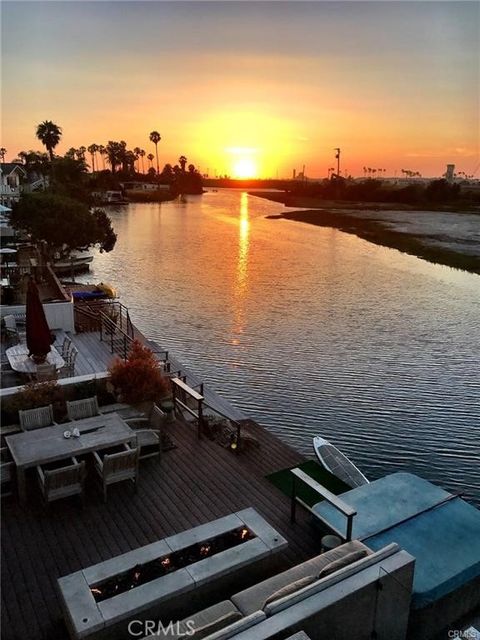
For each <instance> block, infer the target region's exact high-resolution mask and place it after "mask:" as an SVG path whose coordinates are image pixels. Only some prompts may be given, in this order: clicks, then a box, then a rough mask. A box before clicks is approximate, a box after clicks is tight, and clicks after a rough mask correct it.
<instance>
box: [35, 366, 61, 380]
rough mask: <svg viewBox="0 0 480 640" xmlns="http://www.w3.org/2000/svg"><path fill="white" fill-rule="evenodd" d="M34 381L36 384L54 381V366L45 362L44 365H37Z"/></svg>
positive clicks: (55, 371)
mask: <svg viewBox="0 0 480 640" xmlns="http://www.w3.org/2000/svg"><path fill="white" fill-rule="evenodd" d="M35 379H36V381H37V382H48V381H49V380H56V379H57V369H56V367H55V365H54V364H49V363H48V362H45V363H44V364H37V371H36V372H35Z"/></svg>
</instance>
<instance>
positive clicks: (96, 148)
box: [87, 143, 99, 173]
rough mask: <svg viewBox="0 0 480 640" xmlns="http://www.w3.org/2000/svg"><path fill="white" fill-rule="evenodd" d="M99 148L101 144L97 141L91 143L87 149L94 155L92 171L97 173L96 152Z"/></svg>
mask: <svg viewBox="0 0 480 640" xmlns="http://www.w3.org/2000/svg"><path fill="white" fill-rule="evenodd" d="M98 149H99V146H98V144H95V143H93V144H91V145H90V146H89V147H88V149H87V151H88V153H89V154H90V155H91V156H92V173H95V154H96V153H97V151H98Z"/></svg>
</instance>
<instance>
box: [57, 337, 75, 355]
mask: <svg viewBox="0 0 480 640" xmlns="http://www.w3.org/2000/svg"><path fill="white" fill-rule="evenodd" d="M72 347H73V343H72V340H71V339H70V338H69V337H68V336H65V337H64V339H63V342H62V349H61V352H60V355H61V356H62V358H63V359H64V360H65V359H66V358H67V356H68V354H69V352H70V349H72Z"/></svg>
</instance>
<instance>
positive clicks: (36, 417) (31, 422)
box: [18, 404, 56, 431]
mask: <svg viewBox="0 0 480 640" xmlns="http://www.w3.org/2000/svg"><path fill="white" fill-rule="evenodd" d="M18 418H19V420H20V426H21V428H22V430H23V431H32V430H33V429H41V428H42V427H50V426H51V425H53V424H56V423H55V421H54V419H53V408H52V405H51V404H49V405H48V406H46V407H37V408H36V409H27V410H26V411H22V410H20V411H19V412H18Z"/></svg>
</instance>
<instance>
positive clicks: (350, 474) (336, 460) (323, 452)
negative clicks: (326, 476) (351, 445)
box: [313, 436, 370, 489]
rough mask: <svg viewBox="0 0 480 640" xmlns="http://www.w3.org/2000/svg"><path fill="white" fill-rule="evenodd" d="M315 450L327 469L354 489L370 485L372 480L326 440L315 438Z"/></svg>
mask: <svg viewBox="0 0 480 640" xmlns="http://www.w3.org/2000/svg"><path fill="white" fill-rule="evenodd" d="M313 448H314V450H315V453H316V455H317V458H318V460H319V462H320V463H321V464H322V465H323V466H324V467H325V469H327V471H330V473H333V475H334V476H336V477H337V478H340V480H343V482H345V483H346V484H348V486H349V487H352V489H354V488H355V487H361V486H362V485H364V484H369V483H370V480H368V479H367V478H366V477H365V476H364V475H363V473H362V472H361V471H360V469H358V467H356V466H355V465H354V464H353V462H352V461H351V460H349V459H348V458H347V456H346V455H345V454H343V453H342V452H341V451H339V450H338V449H337V447H335V446H334V445H333V444H331V442H329V441H328V440H326V439H325V438H322V437H321V436H315V437H314V438H313Z"/></svg>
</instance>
